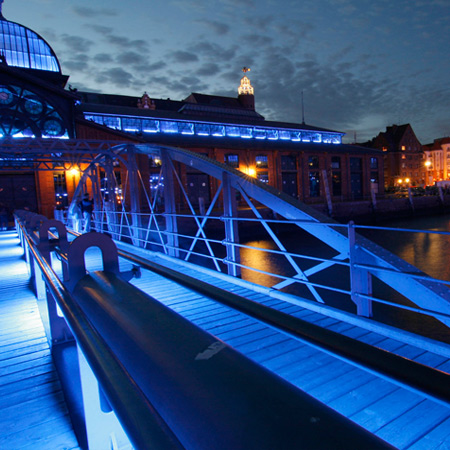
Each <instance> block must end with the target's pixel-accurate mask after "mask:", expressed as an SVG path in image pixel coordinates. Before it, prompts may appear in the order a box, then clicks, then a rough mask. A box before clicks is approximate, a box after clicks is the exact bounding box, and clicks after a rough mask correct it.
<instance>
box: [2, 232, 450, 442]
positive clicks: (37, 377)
mask: <svg viewBox="0 0 450 450" xmlns="http://www.w3.org/2000/svg"><path fill="white" fill-rule="evenodd" d="M119 246H120V247H121V248H124V249H127V250H131V249H132V250H133V252H134V253H137V254H140V255H141V256H142V257H145V258H146V259H148V260H149V261H153V262H156V263H158V264H160V265H165V266H167V267H170V268H171V269H172V270H175V271H178V272H181V273H183V274H185V275H189V276H191V277H193V278H195V279H196V280H200V281H203V282H207V283H210V284H212V285H214V286H217V287H219V288H221V289H223V290H225V291H227V292H233V293H235V294H238V295H240V296H242V297H245V298H249V299H251V300H253V301H257V302H260V303H263V304H264V305H267V306H270V307H271V308H275V309H278V310H280V311H283V312H285V313H288V314H291V315H293V316H295V317H298V318H300V319H302V320H304V321H307V322H310V323H314V324H316V325H319V326H321V327H324V328H327V329H330V330H334V331H336V332H339V333H342V334H344V335H346V336H349V337H351V338H353V339H357V340H359V341H362V342H366V343H368V344H370V345H373V346H376V347H379V348H382V349H385V350H388V351H390V352H394V353H396V354H398V355H401V356H403V357H405V358H409V359H412V360H415V361H418V362H421V363H422V364H426V365H429V366H431V367H436V368H438V369H440V370H441V371H446V372H449V371H450V352H449V348H448V346H446V345H444V344H443V345H442V346H440V345H438V344H436V346H435V347H434V344H433V342H431V341H430V340H427V339H423V338H420V337H418V336H415V335H411V334H410V333H405V332H402V331H398V330H395V329H393V328H391V327H387V326H382V325H377V324H374V323H373V321H371V320H366V319H362V318H358V317H354V316H351V317H350V315H347V314H346V313H341V312H337V311H336V310H333V309H332V308H328V307H326V306H325V307H324V306H321V305H314V306H309V307H308V304H305V305H300V304H298V305H293V304H291V303H288V302H286V301H282V300H280V299H275V298H271V297H270V295H269V290H266V289H265V288H254V286H253V285H251V284H250V283H246V282H245V281H242V280H236V279H233V278H230V277H228V276H226V275H221V274H216V273H215V272H212V271H209V270H207V269H202V268H196V267H195V266H192V265H191V264H188V263H183V262H181V261H180V262H176V261H174V260H172V259H169V258H168V257H165V256H164V255H160V254H154V253H152V252H145V251H142V250H140V249H138V248H135V247H131V246H127V245H126V244H120V245H119ZM21 255H22V249H21V248H20V246H19V241H18V239H17V238H16V236H15V234H14V233H0V309H1V312H2V315H1V327H2V328H1V331H0V335H1V338H2V341H1V344H0V345H1V353H0V361H1V366H0V367H1V369H0V370H1V372H0V375H1V376H0V383H1V384H0V389H1V397H0V398H1V400H0V404H1V410H0V449H3V448H5V449H8V450H15V449H17V450H19V449H21V450H22V449H36V450H40V449H72V448H78V447H77V444H76V441H75V438H74V435H73V433H72V430H71V425H70V421H69V418H68V415H67V411H66V409H65V406H64V402H63V399H62V394H61V391H60V387H59V383H58V381H57V377H56V375H55V373H54V370H53V365H52V363H51V360H50V354H49V350H48V346H47V342H46V339H45V336H44V331H43V328H42V324H41V322H40V319H39V315H38V310H37V307H36V301H35V300H34V297H33V294H32V292H31V291H30V289H29V288H28V278H29V275H28V273H27V269H26V266H25V262H24V260H23V259H22V256H21ZM91 256H92V257H95V252H93V254H92V255H90V256H89V258H91ZM87 266H88V269H89V270H95V269H100V267H99V264H98V262H96V261H95V259H90V261H88V264H87ZM121 266H122V270H124V269H127V268H129V267H130V264H129V263H124V262H123V261H122V262H121ZM132 283H133V284H135V285H136V286H137V287H139V288H141V289H142V290H144V291H145V292H147V293H148V294H149V295H151V296H152V297H154V298H156V299H157V300H159V301H161V302H163V303H164V304H166V305H167V306H169V307H171V308H172V309H174V310H175V311H176V312H178V313H179V314H181V315H183V316H185V317H187V318H188V319H189V320H191V321H192V322H193V323H195V324H196V325H197V326H199V327H201V328H203V329H205V330H207V331H208V332H209V333H211V334H213V335H215V336H217V337H218V338H219V339H221V340H223V341H225V342H227V343H228V344H229V345H231V346H233V347H234V348H235V349H237V350H238V351H240V352H241V353H243V354H245V355H246V356H248V357H249V358H251V359H253V360H254V361H256V362H258V363H259V364H261V365H262V366H264V367H266V368H267V369H269V370H271V371H273V372H274V373H276V374H278V375H279V376H281V377H283V378H285V379H286V380H288V381H289V382H291V383H292V384H294V385H295V386H297V387H299V388H300V389H302V390H304V391H305V392H307V393H309V394H310V395H312V396H314V397H315V398H317V399H319V400H320V401H322V402H324V403H325V404H327V405H328V406H330V407H332V408H334V409H335V410H336V411H338V412H339V413H341V414H343V415H344V416H346V417H348V418H349V419H351V420H352V421H354V422H356V423H358V424H359V425H361V426H362V427H364V428H366V429H368V430H369V431H371V432H372V433H374V434H376V435H377V436H379V437H380V438H382V439H384V440H386V441H387V442H389V443H390V444H391V445H393V446H395V447H397V448H400V449H416V450H417V449H426V450H430V449H443V448H449V447H450V408H449V407H448V406H444V405H442V404H440V403H437V402H436V401H434V400H430V399H427V398H425V397H424V396H422V395H421V394H418V393H415V392H411V391H409V390H406V389H405V388H403V387H400V386H398V385H396V384H394V383H392V382H390V381H387V380H386V379H383V378H381V377H379V376H377V375H375V374H373V373H369V372H367V371H365V370H362V369H360V368H358V367H356V366H354V365H351V364H349V363H347V362H344V361H342V360H341V359H339V358H337V357H335V356H333V355H331V354H328V353H325V352H323V351H321V350H319V349H317V348H315V347H313V346H311V345H309V344H306V343H304V342H302V341H300V340H298V339H296V338H294V337H292V336H290V335H288V334H286V333H283V332H280V331H278V330H276V329H274V328H273V327H270V326H268V325H266V324H264V323H262V322H260V321H258V320H256V319H254V318H252V317H249V316H246V315H245V314H243V313H241V312H238V311H236V310H233V309H232V308H230V307H227V306H224V305H222V304H220V303H218V302H216V301H214V300H212V299H211V298H209V297H207V296H204V295H202V294H200V293H198V292H195V291H193V290H191V289H189V288H187V287H184V286H182V285H180V284H178V283H176V282H174V281H171V280H168V279H166V278H164V277H162V276H160V275H158V274H156V273H154V272H150V271H148V270H144V269H143V270H142V277H141V278H139V279H133V280H132ZM430 350H432V351H430ZM268 389H270V386H268ZM15 439H17V441H15ZM349 448H351V436H349ZM105 450H106V449H105ZM249 450H250V449H249ZM280 450H281V449H280Z"/></svg>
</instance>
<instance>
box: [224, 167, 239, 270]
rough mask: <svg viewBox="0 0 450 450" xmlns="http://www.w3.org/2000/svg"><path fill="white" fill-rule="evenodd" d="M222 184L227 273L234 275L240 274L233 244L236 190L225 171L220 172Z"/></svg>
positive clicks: (236, 250) (237, 250)
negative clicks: (227, 262)
mask: <svg viewBox="0 0 450 450" xmlns="http://www.w3.org/2000/svg"><path fill="white" fill-rule="evenodd" d="M222 186H223V210H224V217H225V242H226V244H225V245H226V249H227V261H229V262H230V264H228V274H229V275H232V276H234V277H239V276H241V268H240V267H239V266H238V265H237V264H239V263H240V262H241V257H240V253H239V248H237V247H236V246H235V245H234V244H235V243H239V231H238V223H237V221H236V220H233V218H235V217H237V203H236V190H235V189H234V188H233V187H232V186H231V182H230V177H229V174H228V173H227V172H223V173H222Z"/></svg>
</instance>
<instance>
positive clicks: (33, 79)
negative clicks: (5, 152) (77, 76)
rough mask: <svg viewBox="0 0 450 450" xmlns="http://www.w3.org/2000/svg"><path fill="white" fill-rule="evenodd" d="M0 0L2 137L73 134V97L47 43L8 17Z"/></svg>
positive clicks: (0, 122) (66, 135) (69, 135)
mask: <svg viewBox="0 0 450 450" xmlns="http://www.w3.org/2000/svg"><path fill="white" fill-rule="evenodd" d="M2 4H3V0H0V137H6V136H12V137H37V138H41V137H51V138H71V137H74V125H73V123H74V120H73V104H74V95H73V94H72V93H71V92H68V91H65V90H64V86H65V85H66V83H67V79H68V77H67V76H65V75H63V74H62V72H61V66H60V64H59V61H58V59H57V57H56V55H55V52H54V51H53V50H52V49H51V47H50V46H49V45H48V43H47V42H46V41H45V40H44V39H43V38H42V37H40V36H39V35H38V34H36V33H35V32H34V31H32V30H30V29H29V28H26V27H24V26H22V25H20V24H17V23H15V22H11V21H8V20H6V19H5V18H4V16H3V13H2Z"/></svg>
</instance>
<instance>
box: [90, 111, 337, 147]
mask: <svg viewBox="0 0 450 450" xmlns="http://www.w3.org/2000/svg"><path fill="white" fill-rule="evenodd" d="M84 118H85V119H86V120H91V121H93V122H95V123H98V124H100V125H105V126H107V127H109V128H113V129H115V130H121V131H124V132H128V133H129V132H134V133H143V134H148V133H161V134H183V135H196V136H215V137H232V138H241V139H258V140H271V141H277V140H284V141H292V142H312V143H325V144H342V133H333V132H329V131H308V130H304V131H303V130H294V129H287V128H279V129H277V128H264V127H261V126H243V125H231V124H221V123H206V122H192V121H183V120H165V119H148V118H142V117H130V116H127V117H125V116H111V115H101V114H89V113H85V115H84Z"/></svg>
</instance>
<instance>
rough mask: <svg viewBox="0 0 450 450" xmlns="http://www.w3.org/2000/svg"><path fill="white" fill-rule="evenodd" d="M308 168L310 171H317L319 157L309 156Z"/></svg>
mask: <svg viewBox="0 0 450 450" xmlns="http://www.w3.org/2000/svg"><path fill="white" fill-rule="evenodd" d="M308 166H309V168H310V169H318V168H319V157H318V156H309V157H308Z"/></svg>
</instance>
